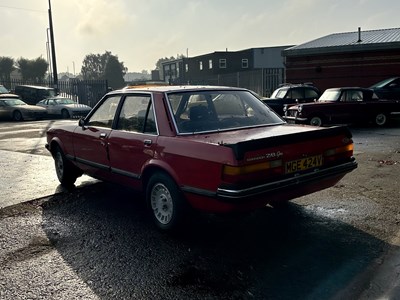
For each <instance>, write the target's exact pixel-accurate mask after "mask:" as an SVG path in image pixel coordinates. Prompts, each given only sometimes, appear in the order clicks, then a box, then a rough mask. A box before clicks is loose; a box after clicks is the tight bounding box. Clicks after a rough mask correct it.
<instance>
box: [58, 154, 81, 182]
mask: <svg viewBox="0 0 400 300" xmlns="http://www.w3.org/2000/svg"><path fill="white" fill-rule="evenodd" d="M54 164H55V167H56V173H57V178H58V181H60V183H61V184H62V185H64V186H66V187H71V186H73V185H74V183H75V181H76V179H77V178H78V177H79V176H81V175H82V173H81V172H79V171H78V170H77V168H76V167H75V166H73V165H72V163H71V162H69V161H68V160H67V158H66V157H65V155H64V153H63V152H62V150H61V149H60V147H57V149H56V150H55V153H54Z"/></svg>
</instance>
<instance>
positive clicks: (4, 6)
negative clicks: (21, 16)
mask: <svg viewBox="0 0 400 300" xmlns="http://www.w3.org/2000/svg"><path fill="white" fill-rule="evenodd" d="M0 7H2V8H11V9H17V10H26V11H33V12H40V13H46V11H44V10H37V9H30V8H22V7H12V6H6V5H0Z"/></svg>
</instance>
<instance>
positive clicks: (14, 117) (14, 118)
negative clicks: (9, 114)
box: [13, 110, 24, 122]
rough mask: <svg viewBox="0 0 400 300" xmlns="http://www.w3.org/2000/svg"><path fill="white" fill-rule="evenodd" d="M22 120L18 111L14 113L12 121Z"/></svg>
mask: <svg viewBox="0 0 400 300" xmlns="http://www.w3.org/2000/svg"><path fill="white" fill-rule="evenodd" d="M23 119H24V118H23V117H22V113H21V112H20V111H19V110H16V111H14V113H13V120H14V121H18V122H19V121H22V120H23Z"/></svg>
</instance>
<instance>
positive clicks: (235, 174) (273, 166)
mask: <svg viewBox="0 0 400 300" xmlns="http://www.w3.org/2000/svg"><path fill="white" fill-rule="evenodd" d="M284 171H285V170H284V166H283V161H282V159H277V160H272V161H267V162H262V163H257V164H251V165H245V166H228V165H225V166H223V170H222V179H223V180H224V181H227V182H230V183H238V182H243V181H253V180H255V181H259V180H260V178H266V177H269V176H272V175H281V174H283V173H284Z"/></svg>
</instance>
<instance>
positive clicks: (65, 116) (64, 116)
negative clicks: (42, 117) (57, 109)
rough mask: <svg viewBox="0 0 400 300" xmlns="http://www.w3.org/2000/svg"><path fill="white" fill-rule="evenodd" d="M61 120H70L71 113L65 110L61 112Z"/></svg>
mask: <svg viewBox="0 0 400 300" xmlns="http://www.w3.org/2000/svg"><path fill="white" fill-rule="evenodd" d="M61 118H63V119H69V118H70V114H69V111H68V110H66V109H63V110H62V111H61Z"/></svg>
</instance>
